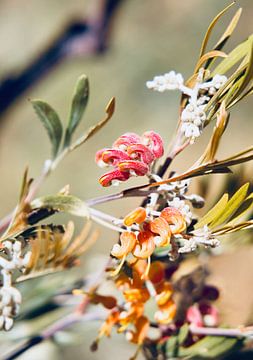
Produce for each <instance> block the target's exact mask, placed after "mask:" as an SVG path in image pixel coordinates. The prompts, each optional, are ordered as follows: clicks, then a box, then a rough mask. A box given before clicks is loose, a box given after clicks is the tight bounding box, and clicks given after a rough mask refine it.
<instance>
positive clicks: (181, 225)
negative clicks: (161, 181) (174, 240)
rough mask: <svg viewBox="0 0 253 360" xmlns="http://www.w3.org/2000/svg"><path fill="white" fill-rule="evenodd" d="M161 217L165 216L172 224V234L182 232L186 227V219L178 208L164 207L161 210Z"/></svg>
mask: <svg viewBox="0 0 253 360" xmlns="http://www.w3.org/2000/svg"><path fill="white" fill-rule="evenodd" d="M161 217H163V218H164V219H165V220H166V221H167V223H168V224H169V225H170V229H171V232H172V234H180V233H181V232H182V231H184V230H185V229H186V221H185V219H184V217H183V215H182V214H181V212H180V211H179V210H178V209H176V208H173V207H166V208H164V209H163V211H162V212H161Z"/></svg>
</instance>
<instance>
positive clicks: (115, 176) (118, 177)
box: [99, 170, 130, 187]
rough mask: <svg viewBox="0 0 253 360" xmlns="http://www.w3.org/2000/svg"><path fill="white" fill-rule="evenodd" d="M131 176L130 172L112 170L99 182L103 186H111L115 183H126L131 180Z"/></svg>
mask: <svg viewBox="0 0 253 360" xmlns="http://www.w3.org/2000/svg"><path fill="white" fill-rule="evenodd" d="M129 177H130V174H129V173H128V172H123V171H120V170H112V171H109V172H108V173H106V174H104V175H102V176H101V177H100V179H99V182H100V184H101V185H102V186H104V187H106V186H110V185H112V182H113V181H126V180H127V179H129Z"/></svg>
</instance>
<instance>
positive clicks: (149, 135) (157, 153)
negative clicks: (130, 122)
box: [142, 131, 164, 159]
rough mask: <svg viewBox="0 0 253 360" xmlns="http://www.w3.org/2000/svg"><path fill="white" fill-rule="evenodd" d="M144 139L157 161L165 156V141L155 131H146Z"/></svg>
mask: <svg viewBox="0 0 253 360" xmlns="http://www.w3.org/2000/svg"><path fill="white" fill-rule="evenodd" d="M142 139H143V142H144V144H145V145H146V144H147V145H148V147H149V148H150V150H151V151H152V153H153V155H154V157H155V158H156V159H158V158H160V157H161V156H163V153H164V148H163V140H162V138H161V136H160V135H158V134H157V133H156V132H154V131H146V132H145V133H144V134H143V135H142Z"/></svg>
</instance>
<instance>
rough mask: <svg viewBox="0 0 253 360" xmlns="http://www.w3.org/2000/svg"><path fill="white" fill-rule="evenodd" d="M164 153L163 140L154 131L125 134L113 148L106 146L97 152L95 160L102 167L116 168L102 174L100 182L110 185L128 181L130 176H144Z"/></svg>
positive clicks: (103, 184)
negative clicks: (140, 133)
mask: <svg viewBox="0 0 253 360" xmlns="http://www.w3.org/2000/svg"><path fill="white" fill-rule="evenodd" d="M163 153H164V147H163V140H162V138H161V136H160V135H158V134H157V133H156V132H154V131H146V132H145V133H144V134H143V135H142V136H139V135H137V134H135V133H126V134H123V135H121V136H120V137H119V138H118V139H117V140H116V141H115V142H114V143H113V146H112V148H104V149H101V150H99V151H98V152H97V153H96V157H95V161H96V163H97V164H98V165H99V166H100V167H106V166H113V167H114V170H112V171H109V172H107V173H106V174H104V175H103V176H101V177H100V179H99V182H100V184H101V185H102V186H110V185H116V184H118V183H119V182H120V181H126V180H128V179H129V177H130V176H144V175H146V174H147V173H148V172H149V171H150V167H151V165H152V163H153V162H154V161H155V160H156V159H158V158H160V157H161V156H162V155H163Z"/></svg>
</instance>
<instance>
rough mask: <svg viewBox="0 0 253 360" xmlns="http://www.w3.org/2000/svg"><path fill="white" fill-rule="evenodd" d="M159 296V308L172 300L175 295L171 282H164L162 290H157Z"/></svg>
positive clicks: (157, 299) (157, 301) (157, 296)
mask: <svg viewBox="0 0 253 360" xmlns="http://www.w3.org/2000/svg"><path fill="white" fill-rule="evenodd" d="M156 291H157V292H158V294H157V295H156V298H155V299H156V303H157V305H158V306H163V305H165V304H166V303H167V302H168V301H169V300H170V298H171V296H172V294H173V288H172V285H171V284H170V283H169V282H164V283H163V284H162V285H161V286H160V288H159V287H158V288H157V289H156Z"/></svg>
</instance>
